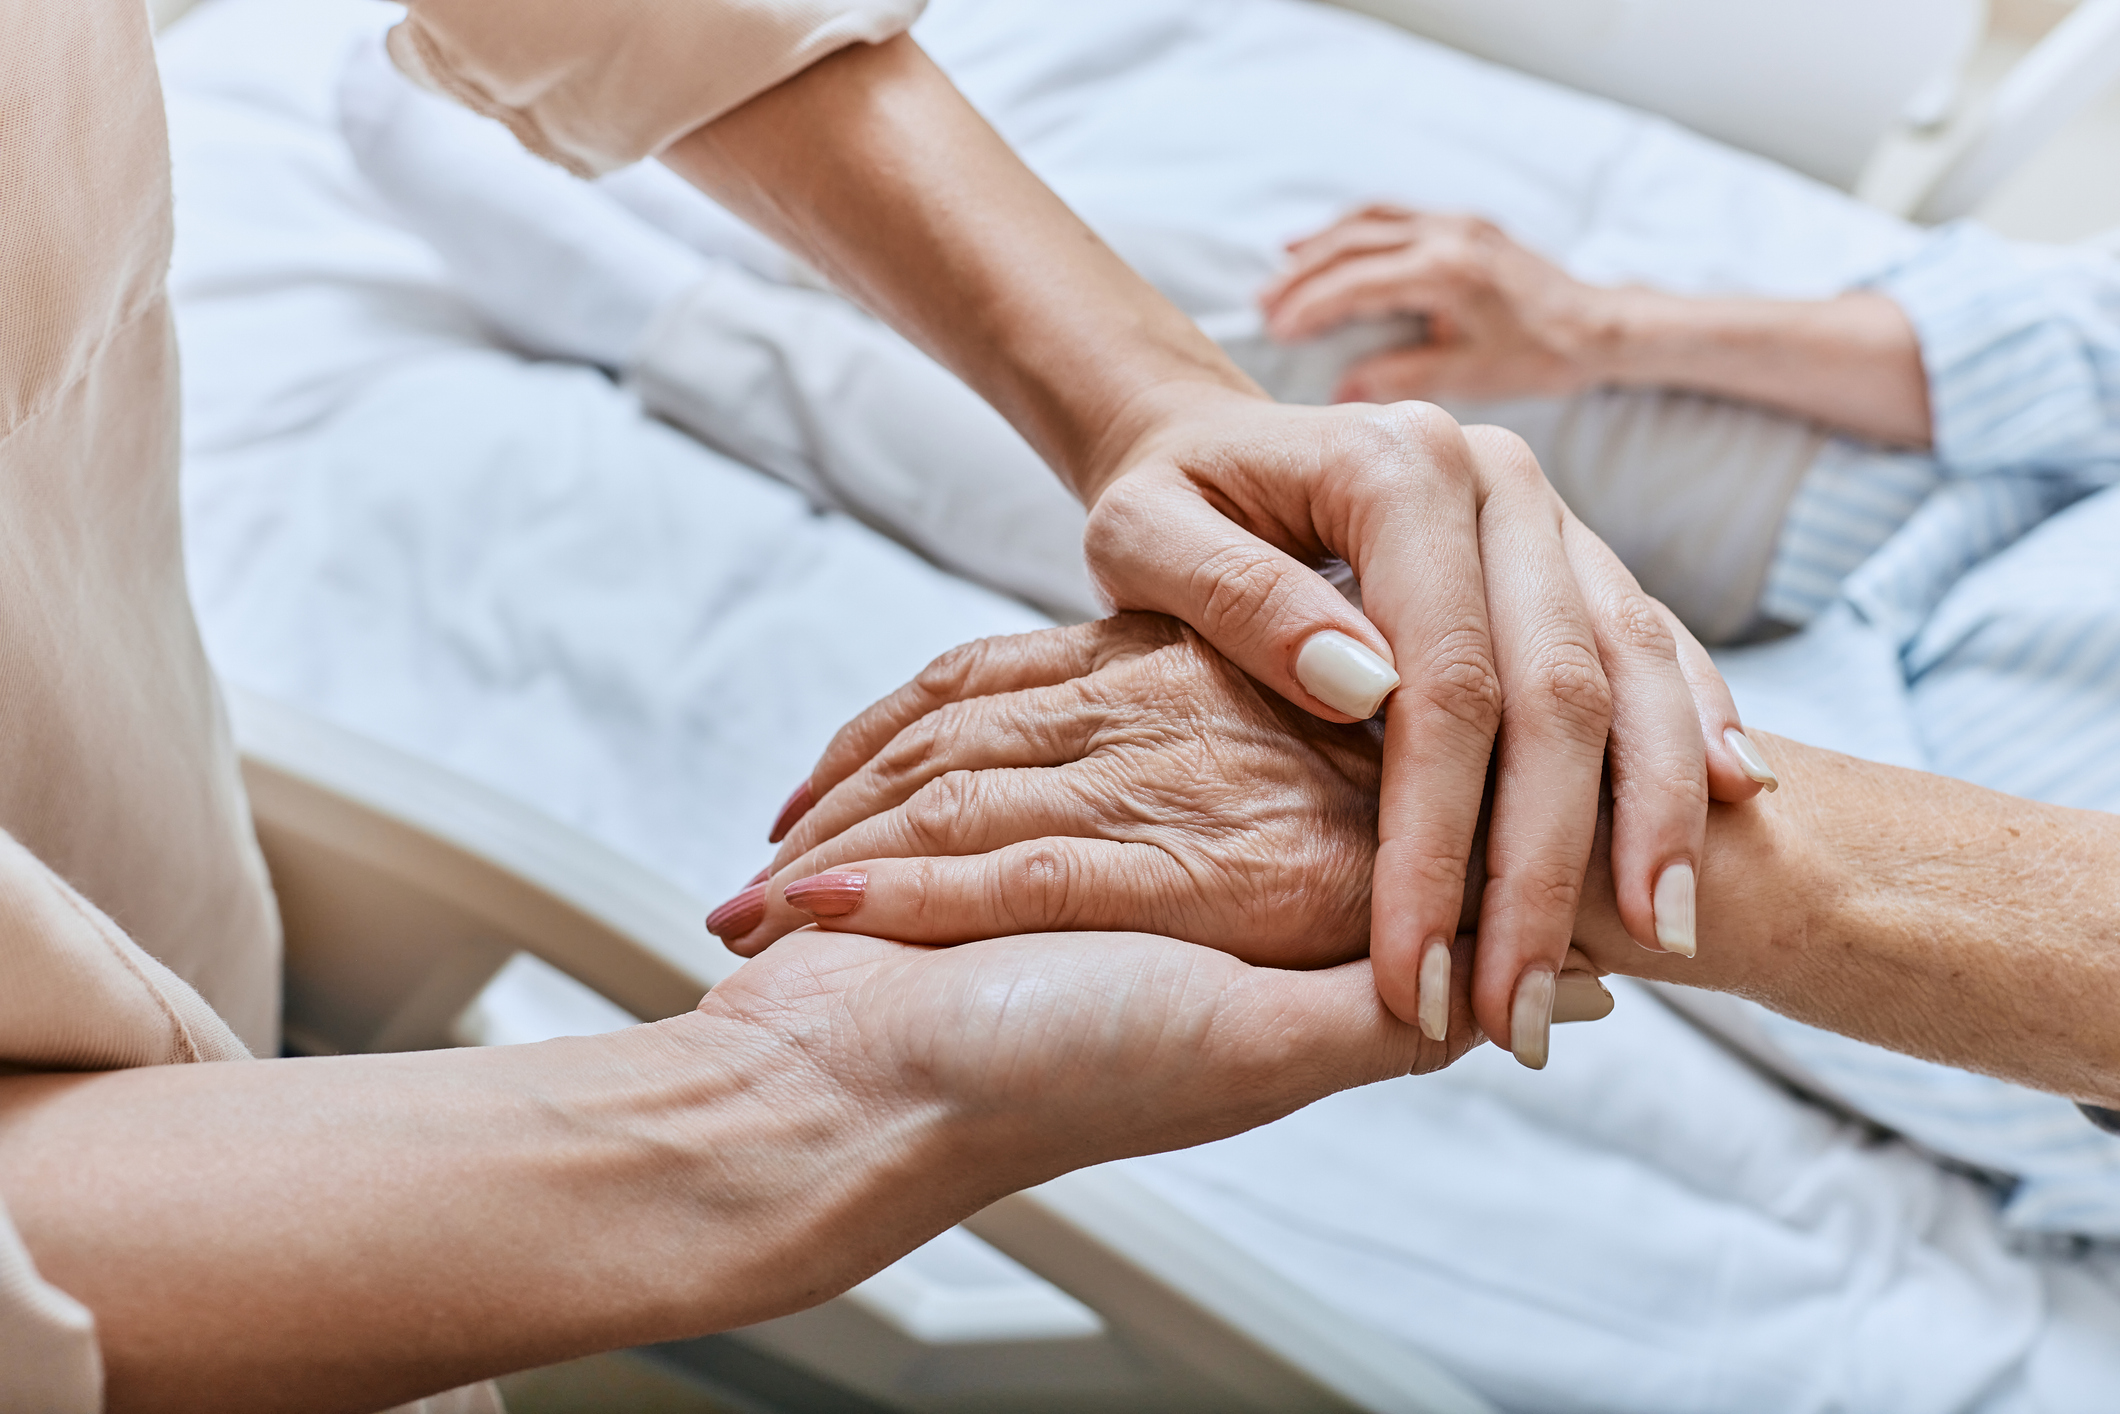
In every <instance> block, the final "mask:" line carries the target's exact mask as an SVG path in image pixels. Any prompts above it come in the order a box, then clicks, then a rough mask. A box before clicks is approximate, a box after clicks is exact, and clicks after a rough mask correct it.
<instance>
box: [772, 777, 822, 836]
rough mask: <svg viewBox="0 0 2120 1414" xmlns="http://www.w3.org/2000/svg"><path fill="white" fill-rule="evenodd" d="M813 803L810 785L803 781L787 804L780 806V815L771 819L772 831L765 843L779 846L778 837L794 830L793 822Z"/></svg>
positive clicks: (806, 811)
mask: <svg viewBox="0 0 2120 1414" xmlns="http://www.w3.org/2000/svg"><path fill="white" fill-rule="evenodd" d="M814 803H815V801H814V800H813V798H812V797H811V795H810V783H809V782H808V781H804V782H803V783H802V784H801V785H799V786H797V787H795V793H794V794H793V795H791V796H789V797H788V803H787V804H786V805H783V806H781V807H780V813H779V814H778V815H775V816H774V817H773V830H772V833H771V834H768V835H767V836H766V843H767V844H779V843H780V837H781V836H782V835H785V834H786V833H787V832H788V831H789V830H792V829H794V828H795V822H796V821H797V820H800V819H801V818H802V817H803V816H804V815H805V814H807V813H808V811H809V808H810V806H811V805H813V804H814Z"/></svg>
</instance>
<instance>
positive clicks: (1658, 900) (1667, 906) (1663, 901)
mask: <svg viewBox="0 0 2120 1414" xmlns="http://www.w3.org/2000/svg"><path fill="white" fill-rule="evenodd" d="M1693 893H1694V890H1693V866H1692V865H1690V864H1685V863H1679V864H1673V865H1671V866H1670V867H1669V868H1667V869H1665V870H1664V872H1663V873H1662V874H1661V875H1660V876H1659V877H1658V878H1657V881H1656V894H1655V897H1654V898H1652V899H1651V900H1650V907H1651V908H1652V909H1653V910H1654V911H1655V913H1656V941H1657V943H1658V945H1659V946H1661V947H1662V948H1663V950H1664V951H1665V952H1675V953H1677V954H1678V955H1679V956H1680V957H1691V956H1693V953H1694V949H1695V946H1696V945H1695V943H1694V940H1693Z"/></svg>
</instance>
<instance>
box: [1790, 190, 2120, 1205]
mask: <svg viewBox="0 0 2120 1414" xmlns="http://www.w3.org/2000/svg"><path fill="white" fill-rule="evenodd" d="M1877 283H1878V287H1879V288H1881V289H1884V290H1885V291H1887V292H1888V293H1890V294H1891V295H1893V297H1894V298H1896V299H1898V300H1899V301H1900V303H1901V304H1902V306H1903V307H1904V308H1905V309H1906V310H1907V312H1908V314H1909V316H1910V317H1911V318H1912V320H1913V322H1914V325H1915V328H1916V330H1917V332H1918V333H1919V335H1920V337H1921V343H1922V353H1923V358H1924V361H1925V363H1926V365H1927V369H1928V374H1929V379H1930V396H1931V402H1932V411H1933V414H1934V417H1935V423H1936V451H1935V455H1934V456H1933V457H1906V456H1894V455H1887V454H1882V453H1874V452H1865V451H1863V450H1862V449H1861V448H1858V447H1856V446H1854V445H1853V444H1849V443H1839V444H1835V448H1834V450H1833V451H1832V453H1831V454H1830V455H1829V456H1828V457H1827V458H1825V459H1823V460H1822V463H1821V467H1822V473H1821V474H1818V475H1814V477H1813V481H1814V482H1816V483H1817V485H1816V486H1815V488H1814V487H1808V486H1807V488H1806V494H1805V495H1803V496H1800V497H1799V501H1798V504H1797V506H1796V507H1795V508H1794V509H1793V510H1792V514H1791V519H1790V523H1789V525H1788V526H1787V527H1786V529H1785V532H1784V536H1783V543H1782V545H1781V546H1780V547H1779V558H1778V560H1777V565H1776V569H1775V573H1774V575H1773V576H1772V577H1770V580H1769V585H1768V590H1767V596H1768V597H1767V600H1766V602H1765V603H1764V604H1763V608H1764V609H1765V610H1766V612H1768V613H1771V614H1773V615H1774V616H1775V617H1779V618H1784V619H1786V620H1788V621H1790V622H1803V621H1806V620H1808V619H1810V618H1812V617H1813V616H1815V615H1816V614H1817V613H1818V612H1819V611H1820V610H1821V609H1823V608H1824V607H1825V606H1826V605H1828V604H1830V603H1833V602H1834V601H1835V599H1836V598H1838V599H1839V600H1840V601H1841V602H1844V603H1845V604H1847V605H1848V606H1849V608H1850V609H1851V610H1852V611H1853V613H1854V614H1855V616H1856V617H1857V618H1859V619H1860V620H1861V621H1863V622H1864V623H1866V624H1867V625H1869V626H1870V628H1871V629H1873V630H1875V631H1876V632H1878V633H1879V634H1881V635H1882V636H1883V637H1884V639H1885V641H1886V642H1887V643H1888V644H1890V645H1891V646H1893V647H1894V648H1896V649H1897V651H1898V654H1899V659H1900V663H1901V665H1902V668H1903V670H1904V677H1905V688H1906V694H1907V707H1908V710H1909V714H1910V716H1911V719H1912V722H1913V724H1914V729H1915V732H1916V734H1917V736H1918V738H1919V744H1920V747H1921V750H1922V752H1923V753H1924V754H1925V756H1926V757H1927V764H1928V765H1929V767H1930V769H1932V770H1935V771H1938V772H1941V773H1944V774H1946V775H1951V776H1957V777H1960V778H1962V779H1965V780H1969V781H1975V782H1978V783H1979V784H1981V785H1985V786H1990V787H1993V788H1994V789H1997V790H2003V791H2008V792H2010V793H2012V794H2015V795H2021V796H2026V797H2030V798H2033V799H2038V800H2045V801H2051V802H2055V803H2059V804H2066V805H2073V806H2080V807H2085V808H2090V809H2098V810H2116V811H2120V489H2112V488H2114V484H2115V482H2116V481H2120V263H2116V262H2113V261H2111V260H2110V259H2107V258H2104V257H2098V256H2092V255H2089V254H2086V253H2068V252H2058V251H2043V250H2036V249H2031V248H2026V247H2021V246H2015V245H2012V244H2009V243H2007V242H2004V241H2001V240H1999V239H1998V238H1996V237H1994V236H1992V235H1990V234H1988V233H1986V232H1984V231H1981V230H1979V229H1978V228H1974V227H1969V226H1961V227H1956V228H1952V229H1949V230H1946V231H1943V232H1940V233H1939V234H1938V235H1937V236H1936V237H1935V238H1934V239H1933V240H1932V241H1931V242H1930V243H1929V244H1928V245H1927V246H1926V247H1925V248H1924V250H1923V251H1922V252H1921V253H1920V254H1919V255H1918V256H1917V257H1916V258H1914V259H1913V260H1912V261H1910V262H1909V263H1908V264H1907V265H1905V266H1903V267H1901V268H1899V269H1898V270H1895V271H1893V272H1890V273H1889V274H1887V275H1886V276H1885V277H1884V278H1882V279H1881V280H1879V281H1878V282H1877ZM1924 477H1926V478H1927V480H1926V485H1925V486H1924V484H1923V481H1924ZM1909 500H1912V501H1914V502H1916V503H1917V505H1916V506H1912V507H1908V513H1906V514H1900V513H1899V508H1900V507H1901V506H1904V505H1906V503H1907V502H1908V501H1909ZM1895 515H1897V516H1898V520H1899V523H1898V524H1896V525H1886V524H1885V522H1887V521H1890V520H1892V519H1893V517H1894V516H1895ZM1880 531H1881V532H1882V533H1881V534H1880V533H1879V532H1880ZM1866 543H1869V544H1874V545H1875V546H1877V547H1878V548H1877V549H1876V553H1875V554H1872V555H1868V556H1866V557H1863V556H1862V555H1861V554H1860V551H1861V549H1862V547H1863V546H1864V545H1865V544H1866ZM1850 557H1856V558H1859V559H1860V564H1859V567H1853V566H1851V567H1850V568H1849V569H1842V568H1841V567H1842V566H1843V565H1847V563H1848V560H1849V559H1850ZM1850 570H1851V571H1852V572H1850ZM1836 574H1837V575H1838V576H1840V578H1839V579H1838V580H1836V578H1835V576H1836ZM2115 922H2116V934H2120V920H2115ZM1997 945H1998V946H2007V945H2008V940H2007V939H1998V940H1997ZM2114 1024H2115V1025H2116V1026H2120V1018H2115V1020H2114ZM1769 1025H1770V1028H1771V1031H1772V1034H1773V1035H1774V1037H1775V1039H1776V1041H1777V1043H1778V1044H1780V1045H1781V1046H1782V1047H1783V1048H1784V1049H1785V1050H1786V1051H1787V1052H1788V1053H1789V1054H1790V1055H1791V1056H1792V1057H1793V1058H1795V1059H1796V1060H1798V1061H1799V1062H1800V1063H1801V1064H1802V1065H1804V1066H1805V1067H1806V1068H1808V1069H1809V1070H1810V1071H1811V1072H1812V1073H1813V1074H1814V1075H1815V1076H1817V1077H1819V1078H1820V1080H1821V1082H1822V1083H1823V1085H1824V1088H1826V1089H1827V1090H1828V1091H1829V1092H1831V1093H1836V1094H1839V1095H1841V1096H1844V1097H1847V1098H1850V1099H1851V1100H1853V1101H1854V1102H1855V1103H1856V1104H1857V1106H1858V1108H1860V1109H1862V1110H1863V1111H1864V1112H1865V1113H1867V1114H1868V1115H1869V1116H1870V1117H1871V1118H1873V1119H1877V1120H1879V1121H1881V1122H1883V1123H1885V1124H1887V1125H1889V1126H1890V1127H1892V1128H1894V1129H1896V1130H1898V1131H1899V1132H1901V1133H1902V1134H1905V1135H1906V1136H1908V1137H1909V1138H1911V1139H1914V1140H1915V1141H1917V1142H1919V1143H1921V1144H1924V1145H1926V1146H1927V1147H1929V1148H1931V1149H1934V1150H1936V1151H1938V1152H1940V1153H1942V1154H1945V1155H1947V1156H1949V1157H1952V1158H1955V1159H1959V1160H1962V1161H1964V1162H1967V1163H1971V1164H1974V1165H1977V1166H1979V1167H1981V1168H1985V1169H1989V1170H1993V1171H1995V1172H1997V1173H1999V1174H2003V1175H2006V1176H2008V1177H2009V1178H2010V1179H2012V1180H2014V1187H2013V1188H2012V1189H2011V1191H2010V1192H2009V1194H2008V1197H2007V1199H2006V1203H2005V1210H2004V1211H2005V1218H2006V1220H2007V1221H2008V1222H2009V1223H2011V1224H2012V1225H2013V1226H2016V1227H2018V1228H2020V1229H2023V1230H2026V1231H2037V1232H2062V1233H2075V1234H2083V1235H2090V1236H2097V1237H2106V1238H2115V1237H2120V1138H2116V1137H2115V1136H2114V1135H2111V1134H2108V1133H2102V1132H2100V1130H2099V1129H2094V1128H2092V1127H2091V1125H2089V1124H2086V1123H2084V1116H2083V1115H2082V1114H2081V1113H2079V1112H2078V1110H2077V1109H2076V1107H2075V1106H2073V1105H2071V1104H2069V1103H2068V1102H2067V1101H2064V1100H2060V1099H2057V1098H2055V1097H2053V1096H2048V1095H2039V1094H2034V1093H2032V1092H2030V1091H2026V1090H2022V1089H2019V1088H2018V1087H2015V1086H2011V1085H2007V1084H2004V1083H2002V1082H2000V1081H1996V1080H1992V1079H1989V1078H1987V1077H1984V1076H1976V1075H1970V1074H1966V1073H1964V1072H1961V1071H1954V1070H1949V1069H1946V1068H1944V1067H1941V1066H1935V1065H1930V1064H1927V1063H1925V1062H1921V1061H1916V1060H1912V1059H1909V1058H1907V1057H1904V1056H1897V1055H1892V1054H1890V1053H1888V1052H1885V1051H1881V1050H1878V1049H1876V1048H1874V1047H1869V1046H1864V1045H1861V1044H1859V1043H1856V1042H1852V1041H1848V1040H1846V1039H1845V1038H1843V1037H1838V1036H1832V1035H1829V1034H1827V1033H1824V1032H1820V1031H1815V1030H1813V1029H1812V1028H1809V1027H1805V1026H1801V1025H1799V1024H1798V1023H1795V1022H1791V1021H1788V1020H1786V1019H1785V1018H1779V1017H1776V1018H1773V1019H1772V1021H1771V1022H1770V1023H1769ZM2092 1118H2093V1120H2096V1119H2098V1118H2099V1117H2098V1116H2096V1115H2093V1116H2092Z"/></svg>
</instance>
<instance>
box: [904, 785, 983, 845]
mask: <svg viewBox="0 0 2120 1414" xmlns="http://www.w3.org/2000/svg"><path fill="white" fill-rule="evenodd" d="M977 793H978V787H977V784H976V773H975V772H972V771H950V772H947V773H945V774H943V775H940V776H937V777H935V779H933V780H931V781H929V782H928V783H927V784H926V785H924V786H922V787H921V788H920V789H919V790H917V791H915V792H914V793H913V796H912V798H911V799H910V800H908V801H906V803H905V807H904V815H903V817H902V818H903V819H904V822H905V834H906V843H907V844H908V845H910V846H911V847H912V848H913V849H914V850H916V851H918V852H921V853H926V854H949V853H951V852H952V851H951V845H952V843H953V841H954V840H955V839H956V835H957V825H958V822H959V821H961V820H962V819H964V817H965V816H966V815H967V814H969V813H970V811H971V809H972V807H973V805H974V802H975V797H976V795H977Z"/></svg>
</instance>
